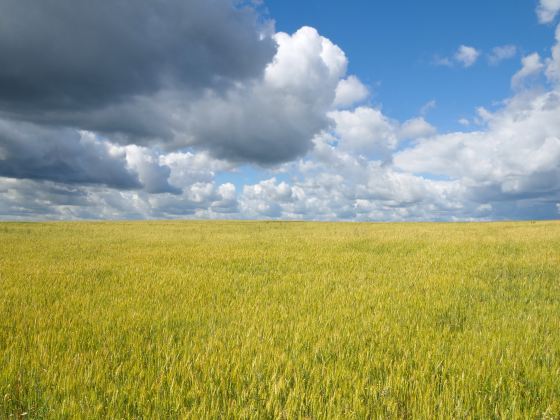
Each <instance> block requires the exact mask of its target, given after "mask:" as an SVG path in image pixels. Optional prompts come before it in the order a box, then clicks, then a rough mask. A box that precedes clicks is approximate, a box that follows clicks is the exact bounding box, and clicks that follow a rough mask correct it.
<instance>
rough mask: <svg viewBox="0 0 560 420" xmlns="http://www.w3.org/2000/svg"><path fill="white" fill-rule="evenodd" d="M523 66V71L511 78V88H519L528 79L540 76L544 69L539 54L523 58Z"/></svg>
mask: <svg viewBox="0 0 560 420" xmlns="http://www.w3.org/2000/svg"><path fill="white" fill-rule="evenodd" d="M521 64H522V67H521V69H520V70H519V71H518V72H517V73H515V74H514V75H513V77H512V78H511V86H512V87H514V88H519V87H520V86H522V84H523V82H524V81H525V80H526V79H527V78H529V77H532V76H536V75H538V74H539V73H540V72H541V71H542V70H543V68H544V64H543V62H542V60H541V56H540V55H539V54H538V53H533V54H530V55H527V56H525V57H523V58H522V59H521Z"/></svg>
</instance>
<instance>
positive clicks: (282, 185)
mask: <svg viewBox="0 0 560 420" xmlns="http://www.w3.org/2000/svg"><path fill="white" fill-rule="evenodd" d="M0 56H1V57H2V65H1V66H0V219H2V220H75V219H281V220H345V221H346V220H349V221H352V220H355V221H475V220H480V221H488V220H512V219H513V220H516V219H522V220H528V219H531V220H533V219H556V218H558V217H559V216H560V0H509V1H505V0H495V1H492V2H488V1H482V0H474V1H470V2H449V1H443V0H437V1H436V0H427V1H423V2H418V1H413V0H403V1H399V2H371V1H365V0H351V1H346V2H340V1H324V0H323V1H319V0H306V1H293V0H263V1H260V0H259V1H257V0H169V1H166V2H153V1H152V0H123V1H120V2H114V1H112V0H99V1H96V2H91V1H88V0H73V1H66V0H44V1H42V2H40V3H37V2H35V1H33V0H0Z"/></svg>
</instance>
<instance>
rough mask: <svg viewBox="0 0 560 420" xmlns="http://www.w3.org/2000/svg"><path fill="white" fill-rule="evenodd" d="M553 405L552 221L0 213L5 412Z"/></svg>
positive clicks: (534, 414)
mask: <svg viewBox="0 0 560 420" xmlns="http://www.w3.org/2000/svg"><path fill="white" fill-rule="evenodd" d="M10 416H12V418H18V417H20V416H24V417H26V418H57V419H58V418H146V419H148V418H196V419H202V418H218V417H219V418H286V419H292V418H313V419H322V418H346V419H352V418H543V419H545V418H546V419H552V418H560V222H552V221H551V222H536V223H530V222H516V223H457V224H456V223H453V224H445V223H441V224H439V223H433V224H430V223H425V224H424V223H403V224H375V223H371V224H370V223H306V222H233V221H232V222H225V221H224V222H221V221H212V222H198V221H192V222H191V221H188V222H187V221H185V222H183V221H181V222H171V221H169V222H64V223H62V222H61V223H0V418H9V417H10Z"/></svg>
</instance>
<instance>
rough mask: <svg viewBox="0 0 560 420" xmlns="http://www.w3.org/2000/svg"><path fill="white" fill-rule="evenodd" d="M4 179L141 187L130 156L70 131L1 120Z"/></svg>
mask: <svg viewBox="0 0 560 420" xmlns="http://www.w3.org/2000/svg"><path fill="white" fill-rule="evenodd" d="M0 176H4V177H11V178H29V179H37V180H50V181H56V182H61V183H67V184H101V185H106V186H110V187H113V188H117V189H133V188H141V187H142V184H141V182H140V180H139V179H138V177H137V175H136V174H135V173H134V172H133V171H131V170H130V169H129V168H128V167H127V162H126V153H125V152H124V151H123V150H115V149H113V148H112V147H111V145H110V144H108V143H105V142H102V141H99V140H97V139H96V138H95V136H92V135H90V134H89V133H85V132H82V133H80V132H78V131H76V130H72V129H67V128H62V129H61V128H51V127H41V126H38V125H35V124H32V123H25V122H13V121H6V120H0Z"/></svg>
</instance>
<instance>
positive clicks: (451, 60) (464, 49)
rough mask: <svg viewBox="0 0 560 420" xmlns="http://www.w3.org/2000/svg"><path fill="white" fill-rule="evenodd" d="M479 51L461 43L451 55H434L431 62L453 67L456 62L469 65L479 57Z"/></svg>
mask: <svg viewBox="0 0 560 420" xmlns="http://www.w3.org/2000/svg"><path fill="white" fill-rule="evenodd" d="M480 54H481V52H480V51H479V50H477V49H476V48H474V47H470V46H468V45H461V46H459V48H457V51H456V52H455V54H454V55H453V57H440V56H437V55H436V56H435V58H434V61H433V63H434V64H435V65H436V66H445V67H453V66H454V65H456V64H459V65H461V66H463V67H465V68H467V67H471V66H472V65H473V64H474V63H476V61H477V60H478V58H479V57H480Z"/></svg>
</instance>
